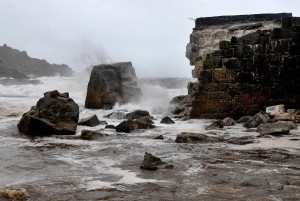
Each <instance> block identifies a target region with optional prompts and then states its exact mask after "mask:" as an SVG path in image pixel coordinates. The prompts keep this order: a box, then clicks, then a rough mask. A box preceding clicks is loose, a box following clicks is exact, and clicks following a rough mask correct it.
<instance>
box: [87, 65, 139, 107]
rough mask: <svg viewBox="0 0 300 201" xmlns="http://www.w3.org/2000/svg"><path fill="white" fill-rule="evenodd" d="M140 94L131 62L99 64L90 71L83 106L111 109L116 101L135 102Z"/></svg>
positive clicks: (122, 102)
mask: <svg viewBox="0 0 300 201" xmlns="http://www.w3.org/2000/svg"><path fill="white" fill-rule="evenodd" d="M141 95H142V92H141V89H140V88H138V86H137V78H136V74H135V70H134V68H133V67H132V64H131V62H122V63H115V64H101V65H99V66H94V67H93V70H92V72H91V76H90V80H89V84H88V88H87V95H86V100H85V107H86V108H93V109H111V108H112V107H113V106H114V105H115V103H117V102H118V103H121V104H125V103H128V102H136V101H138V100H139V99H140V97H141Z"/></svg>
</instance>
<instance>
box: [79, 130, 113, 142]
mask: <svg viewBox="0 0 300 201" xmlns="http://www.w3.org/2000/svg"><path fill="white" fill-rule="evenodd" d="M104 136H108V135H107V134H105V133H103V132H101V131H100V130H97V131H91V130H82V131H81V136H80V138H81V139H83V140H97V139H99V138H101V137H104Z"/></svg>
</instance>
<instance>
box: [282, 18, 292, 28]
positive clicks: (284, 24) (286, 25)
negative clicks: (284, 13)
mask: <svg viewBox="0 0 300 201" xmlns="http://www.w3.org/2000/svg"><path fill="white" fill-rule="evenodd" d="M281 22H282V27H283V28H289V27H291V26H292V25H293V17H283V18H282V19H281Z"/></svg>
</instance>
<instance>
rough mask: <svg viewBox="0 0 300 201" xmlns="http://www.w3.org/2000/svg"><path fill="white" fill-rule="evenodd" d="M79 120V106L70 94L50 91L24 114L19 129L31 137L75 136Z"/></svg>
mask: <svg viewBox="0 0 300 201" xmlns="http://www.w3.org/2000/svg"><path fill="white" fill-rule="evenodd" d="M78 118H79V106H78V105H77V104H76V103H75V102H74V101H73V99H71V98H69V94H68V93H63V94H61V93H59V92H58V91H56V90H55V91H48V92H46V93H44V97H43V98H41V99H40V100H39V101H38V102H37V104H36V106H34V107H32V108H31V109H30V111H28V112H26V113H25V114H23V116H22V118H21V120H20V121H19V123H18V129H19V132H20V133H23V134H25V135H30V136H47V135H75V133H76V128H77V122H78Z"/></svg>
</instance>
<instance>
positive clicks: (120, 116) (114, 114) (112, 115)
mask: <svg viewBox="0 0 300 201" xmlns="http://www.w3.org/2000/svg"><path fill="white" fill-rule="evenodd" d="M125 116H126V114H125V112H122V111H115V112H112V113H109V114H107V115H104V116H103V117H104V118H108V119H125Z"/></svg>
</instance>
